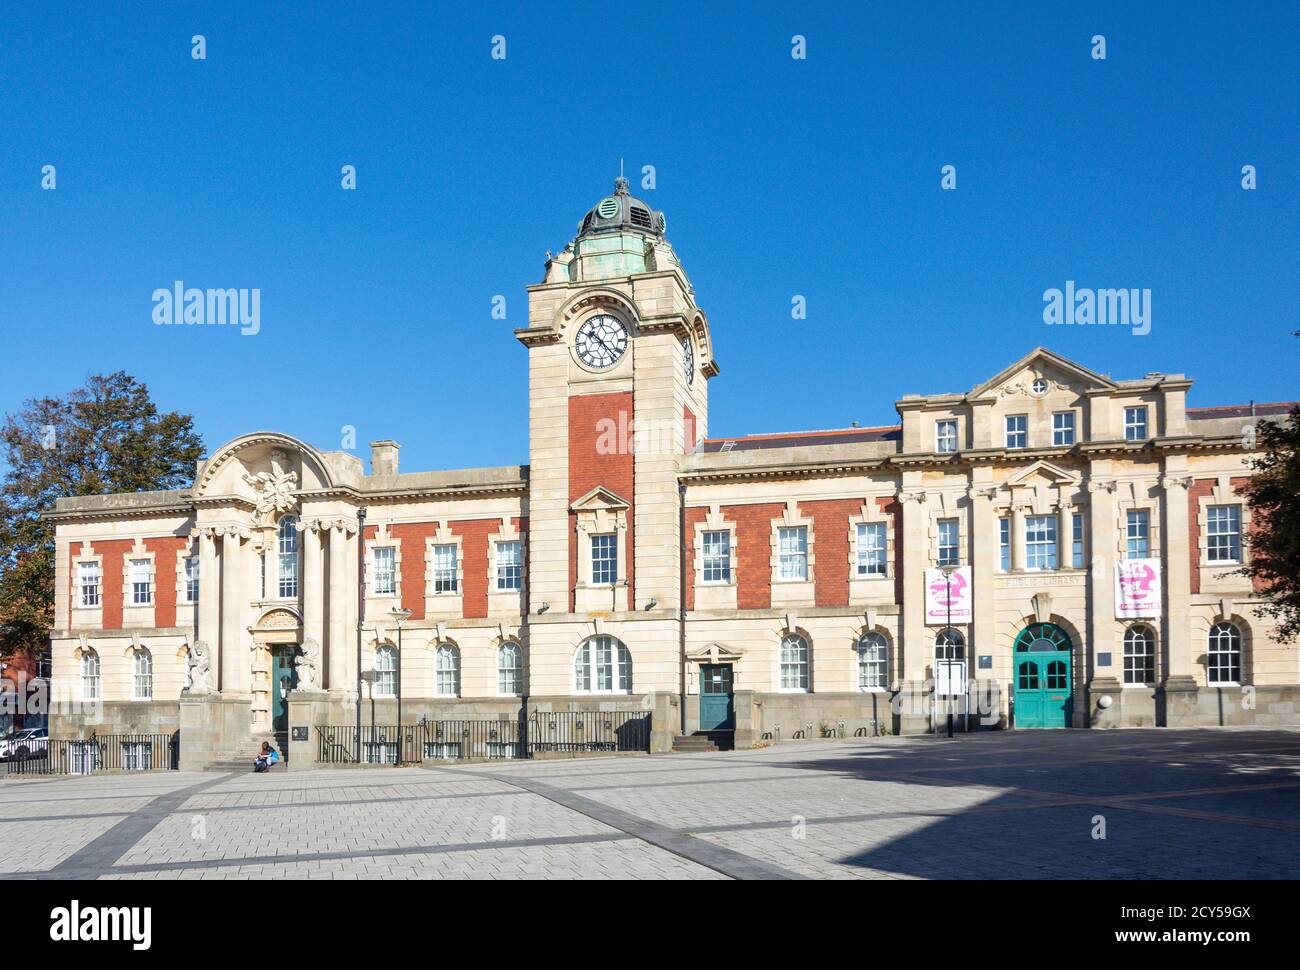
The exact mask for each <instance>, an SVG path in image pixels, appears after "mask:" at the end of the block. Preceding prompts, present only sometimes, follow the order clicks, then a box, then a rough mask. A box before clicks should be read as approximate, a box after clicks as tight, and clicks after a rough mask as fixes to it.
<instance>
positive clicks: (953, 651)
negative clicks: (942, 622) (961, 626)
mask: <svg viewBox="0 0 1300 970" xmlns="http://www.w3.org/2000/svg"><path fill="white" fill-rule="evenodd" d="M934 659H935V660H965V659H966V638H965V637H963V636H962V635H961V631H959V630H954V629H951V628H949V629H947V630H941V631H939V635H938V636H936V637H935V638H934Z"/></svg>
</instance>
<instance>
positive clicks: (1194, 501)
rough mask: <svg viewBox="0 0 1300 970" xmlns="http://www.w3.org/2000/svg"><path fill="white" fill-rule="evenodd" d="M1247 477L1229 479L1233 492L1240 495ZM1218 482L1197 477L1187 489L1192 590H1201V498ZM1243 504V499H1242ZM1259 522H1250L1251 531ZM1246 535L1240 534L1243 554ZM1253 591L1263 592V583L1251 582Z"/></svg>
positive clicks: (1188, 543)
mask: <svg viewBox="0 0 1300 970" xmlns="http://www.w3.org/2000/svg"><path fill="white" fill-rule="evenodd" d="M1248 481H1250V479H1249V478H1245V477H1238V478H1233V479H1229V481H1228V485H1229V486H1230V487H1231V488H1232V491H1233V494H1234V495H1236V496H1238V497H1241V493H1240V491H1239V490H1240V489H1241V487H1242V486H1243V485H1245V484H1246V483H1247V482H1248ZM1218 484H1219V481H1218V479H1217V478H1198V479H1196V480H1195V481H1194V482H1193V483H1192V487H1191V488H1189V489H1188V490H1187V547H1188V548H1187V554H1188V556H1189V557H1190V558H1191V561H1192V562H1191V565H1192V592H1193V593H1199V592H1200V591H1201V521H1200V515H1201V499H1203V498H1209V497H1210V496H1212V495H1213V494H1214V487H1215V486H1216V485H1218ZM1242 504H1243V505H1244V504H1245V501H1244V499H1243V503H1242ZM1245 518H1246V516H1245V510H1244V509H1243V510H1242V520H1243V521H1244V520H1245ZM1260 525H1261V523H1257V522H1254V521H1253V520H1252V523H1251V528H1250V531H1251V532H1255V531H1256V530H1258V529H1259V528H1260ZM1247 538H1248V536H1246V535H1243V536H1242V544H1243V548H1242V554H1243V555H1245V540H1246V539H1247ZM1252 586H1253V588H1254V590H1255V592H1257V593H1260V592H1264V590H1265V588H1266V587H1265V585H1264V583H1263V582H1262V581H1261V580H1259V579H1256V580H1254V581H1253V582H1252Z"/></svg>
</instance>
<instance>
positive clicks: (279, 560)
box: [275, 515, 302, 600]
mask: <svg viewBox="0 0 1300 970" xmlns="http://www.w3.org/2000/svg"><path fill="white" fill-rule="evenodd" d="M301 550H302V543H301V542H300V541H299V538H298V519H297V517H296V516H292V515H285V516H282V517H281V518H280V521H279V523H277V525H276V527H275V553H276V555H275V563H276V569H275V594H276V599H282V600H290V599H297V598H298V592H299V589H300V588H301V587H300V584H299V582H298V567H299V563H300V560H301V555H300V553H301Z"/></svg>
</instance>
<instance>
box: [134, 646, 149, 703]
mask: <svg viewBox="0 0 1300 970" xmlns="http://www.w3.org/2000/svg"><path fill="white" fill-rule="evenodd" d="M131 674H132V676H131V696H132V697H134V698H135V699H136V700H138V701H151V700H153V657H152V656H151V655H150V653H149V651H148V650H137V651H136V652H135V657H134V658H133V659H132V669H131Z"/></svg>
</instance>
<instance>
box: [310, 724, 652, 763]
mask: <svg viewBox="0 0 1300 970" xmlns="http://www.w3.org/2000/svg"><path fill="white" fill-rule="evenodd" d="M316 737H317V761H319V762H320V763H322V764H352V763H355V762H358V761H360V762H363V763H366V764H389V765H397V764H415V763H418V762H420V761H465V760H487V761H495V760H504V759H511V758H531V757H533V756H534V755H537V754H540V753H550V752H555V753H567V754H577V753H581V752H588V751H591V752H594V751H649V750H650V714H649V713H648V712H646V711H558V712H554V713H549V712H543V711H535V712H533V713H532V714H531V715H530V716H528V717H520V718H513V719H501V720H496V721H482V720H466V719H449V720H428V719H422V720H420V721H418V722H416V723H415V724H403V725H402V726H401V727H400V728H399V727H398V726H397V725H395V724H377V725H363V726H362V728H361V732H360V737H358V734H357V729H356V727H355V726H354V725H342V724H322V725H317V727H316ZM358 742H359V743H360V750H359V751H358V748H357V745H358Z"/></svg>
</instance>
